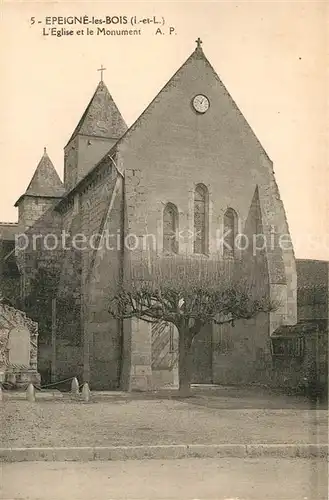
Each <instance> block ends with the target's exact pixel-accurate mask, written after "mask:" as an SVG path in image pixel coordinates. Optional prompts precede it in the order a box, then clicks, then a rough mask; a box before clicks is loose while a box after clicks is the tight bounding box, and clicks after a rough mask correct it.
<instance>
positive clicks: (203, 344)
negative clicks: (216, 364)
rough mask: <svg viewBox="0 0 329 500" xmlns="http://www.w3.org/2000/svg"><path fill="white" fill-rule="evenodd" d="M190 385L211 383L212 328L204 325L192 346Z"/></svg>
mask: <svg viewBox="0 0 329 500" xmlns="http://www.w3.org/2000/svg"><path fill="white" fill-rule="evenodd" d="M191 349H192V363H193V366H192V383H193V384H211V383H212V326H211V325H206V326H205V327H204V328H203V329H202V330H201V332H200V333H199V334H198V335H197V336H196V337H195V338H194V341H193V344H192V347H191Z"/></svg>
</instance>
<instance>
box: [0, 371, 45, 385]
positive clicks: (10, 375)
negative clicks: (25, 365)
mask: <svg viewBox="0 0 329 500" xmlns="http://www.w3.org/2000/svg"><path fill="white" fill-rule="evenodd" d="M0 383H1V384H3V385H4V386H6V389H15V390H17V389H24V390H25V389H26V387H27V386H28V384H33V385H34V386H35V387H40V384H41V377H40V374H39V373H38V372H37V371H36V370H33V369H22V368H17V369H15V368H14V369H10V368H9V369H8V368H7V370H6V371H5V372H2V373H0Z"/></svg>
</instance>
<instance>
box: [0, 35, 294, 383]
mask: <svg viewBox="0 0 329 500" xmlns="http://www.w3.org/2000/svg"><path fill="white" fill-rule="evenodd" d="M268 125H269V126H270V123H269V124H268ZM54 133H55V131H54ZM16 206H17V207H18V214H19V215H18V224H17V225H13V224H12V225H6V224H2V226H1V229H2V231H4V230H6V234H7V235H9V236H10V237H9V236H8V245H7V246H8V248H7V250H6V254H8V250H10V248H14V240H15V235H16V249H14V253H12V255H11V257H10V262H11V266H12V269H11V272H10V273H8V276H9V277H7V278H8V279H7V278H6V279H5V280H4V281H3V285H2V286H5V284H6V290H8V293H9V294H10V293H12V294H15V293H16V291H17V290H18V289H19V290H20V291H19V295H20V301H21V304H23V306H22V307H24V310H26V311H27V312H28V314H30V316H31V317H32V319H33V320H35V321H38V323H39V354H38V370H39V372H40V373H41V377H42V380H43V381H45V382H46V381H50V380H63V379H66V378H69V377H73V376H78V377H79V379H80V380H85V381H88V382H89V383H90V385H91V388H92V389H108V390H109V389H116V388H121V389H137V390H138V389H139V390H149V389H152V388H156V387H163V386H170V384H174V383H175V380H176V377H177V339H176V337H175V336H176V332H173V331H172V329H171V328H170V327H168V325H149V324H146V323H144V322H142V321H136V320H125V321H124V322H120V321H117V320H115V319H113V318H111V317H110V315H109V313H108V307H109V297H110V296H111V294H113V292H114V291H115V290H116V287H118V284H119V282H120V280H122V279H123V280H125V279H129V276H130V273H131V269H133V268H134V266H135V265H137V264H138V263H139V262H141V259H143V258H144V257H146V258H149V257H150V254H151V255H152V258H156V259H158V260H159V261H161V260H162V259H166V258H167V257H168V256H170V258H171V257H172V256H178V257H179V256H180V255H181V256H187V258H188V259H203V260H209V261H211V260H215V259H220V260H223V261H227V262H230V263H231V264H233V265H234V262H235V261H237V262H238V261H244V262H245V264H246V265H245V270H246V276H247V277H248V276H249V275H250V274H252V275H253V276H254V278H255V281H256V283H258V286H260V287H261V288H262V289H264V290H266V293H267V294H268V296H269V297H270V298H272V299H273V300H277V301H278V303H279V307H278V308H277V310H276V311H273V312H270V313H268V314H265V313H262V314H260V315H259V316H257V317H255V318H254V319H252V320H240V321H238V322H237V323H236V324H235V326H231V325H223V326H221V327H219V326H216V327H215V326H209V327H208V328H205V329H204V331H203V332H202V333H201V334H200V336H199V337H198V338H196V339H195V343H194V345H193V360H194V362H193V382H195V383H221V384H238V383H244V384H247V383H259V382H266V381H270V380H271V377H272V372H271V342H270V339H271V336H272V335H273V334H274V332H275V331H276V330H277V329H278V328H280V327H282V326H285V325H286V326H289V325H295V324H296V323H297V275H296V262H295V257H294V252H293V249H292V247H291V245H289V244H285V245H281V244H279V242H280V237H281V236H282V237H284V238H285V239H286V238H287V237H289V228H288V224H287V219H286V214H285V210H284V206H283V203H282V201H281V199H280V194H279V190H278V186H277V184H276V181H275V177H274V172H273V164H272V161H271V160H270V158H269V157H268V155H267V154H266V152H265V151H264V149H263V147H262V145H261V144H260V142H259V140H258V139H257V137H256V136H255V134H254V132H253V131H252V129H251V127H250V126H249V125H248V123H247V121H246V119H245V118H244V116H243V115H242V113H241V111H240V110H239V108H238V107H237V105H236V103H235V102H234V100H233V98H232V97H231V96H230V94H229V93H228V90H227V89H226V88H225V86H224V84H223V83H222V81H221V79H220V78H219V76H218V75H217V73H216V71H215V70H214V68H213V67H212V66H211V64H210V62H209V61H208V59H207V58H206V56H205V53H204V51H203V49H202V47H201V41H200V40H199V39H198V41H197V46H196V48H195V50H194V51H193V52H192V54H191V55H190V56H189V57H188V58H187V60H186V61H185V62H184V64H183V65H182V66H181V67H180V68H179V69H178V70H177V72H176V73H175V74H174V75H173V76H172V77H171V78H170V80H169V81H168V83H167V84H166V85H165V86H164V87H163V88H162V90H160V92H159V93H158V95H157V96H156V97H155V98H154V99H153V101H152V102H151V103H150V104H149V106H148V107H147V108H146V109H145V111H144V112H143V113H142V114H141V115H140V116H139V118H138V119H137V120H136V121H135V123H133V125H132V126H130V127H128V126H127V125H126V123H125V121H124V119H123V117H122V115H121V113H120V110H119V109H118V107H117V105H116V103H115V102H114V100H113V99H112V97H111V94H110V91H109V90H108V88H107V86H106V85H105V83H104V81H103V77H102V78H101V81H100V82H99V84H98V85H97V88H96V90H95V93H94V95H93V96H92V98H91V100H90V102H89V104H88V105H87V107H86V109H85V111H84V112H83V114H82V117H81V119H80V121H79V123H78V125H77V127H76V128H75V130H74V131H73V133H72V135H71V137H70V138H69V140H68V143H67V144H66V146H65V147H64V180H63V182H62V181H61V179H60V178H59V176H58V174H57V172H56V169H55V168H54V166H53V164H52V162H51V160H50V158H49V156H48V154H47V151H46V149H45V150H44V153H43V156H42V158H41V160H40V162H39V164H38V166H37V169H36V171H35V173H34V175H33V178H32V180H31V182H30V184H29V186H28V187H27V189H26V191H25V193H23V194H22V195H21V196H20V198H19V199H18V200H17V202H16ZM6 228H7V229H6ZM219 228H224V229H225V230H226V229H228V230H229V231H228V233H229V235H230V236H229V242H231V243H232V244H231V245H228V246H226V245H222V246H221V245H219V244H218V229H219ZM172 233H175V234H179V235H180V236H179V237H177V238H176V239H174V240H173V238H172V237H171V234H172ZM238 234H243V235H244V238H245V239H249V241H253V236H254V235H255V234H262V235H263V237H264V241H266V242H270V243H271V244H269V243H268V244H266V245H264V247H263V248H262V250H261V251H259V252H254V251H253V248H251V247H248V248H246V249H244V248H241V247H239V248H237V246H236V245H235V241H236V237H237V236H238ZM146 235H149V236H150V239H151V240H152V236H154V242H155V243H154V245H153V248H152V249H151V250H150V249H149V248H148V249H147V250H145V248H143V247H142V245H141V244H140V243H141V241H143V239H144V238H145V237H146ZM182 235H183V236H182ZM188 235H194V236H193V237H189V236H188ZM285 241H286V240H285ZM10 242H11V243H10ZM58 242H61V243H60V244H59V243H58ZM106 242H107V244H106ZM10 245H11V246H10ZM9 253H10V252H9ZM145 254H147V255H145ZM10 276H11V277H12V276H14V278H13V279H14V280H15V282H14V285H13V284H12V283H11V282H10ZM4 293H7V292H6V291H5V292H4Z"/></svg>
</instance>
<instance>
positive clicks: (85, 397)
mask: <svg viewBox="0 0 329 500" xmlns="http://www.w3.org/2000/svg"><path fill="white" fill-rule="evenodd" d="M81 394H82V399H83V400H84V401H86V402H87V403H88V401H90V389H89V385H88V383H87V382H85V383H84V384H83V386H82V391H81Z"/></svg>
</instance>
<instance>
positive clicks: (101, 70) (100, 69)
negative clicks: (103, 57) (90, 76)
mask: <svg viewBox="0 0 329 500" xmlns="http://www.w3.org/2000/svg"><path fill="white" fill-rule="evenodd" d="M97 71H100V72H101V82H102V81H103V72H104V71H106V68H104V67H103V64H101V67H100V68H98V70H97Z"/></svg>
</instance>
